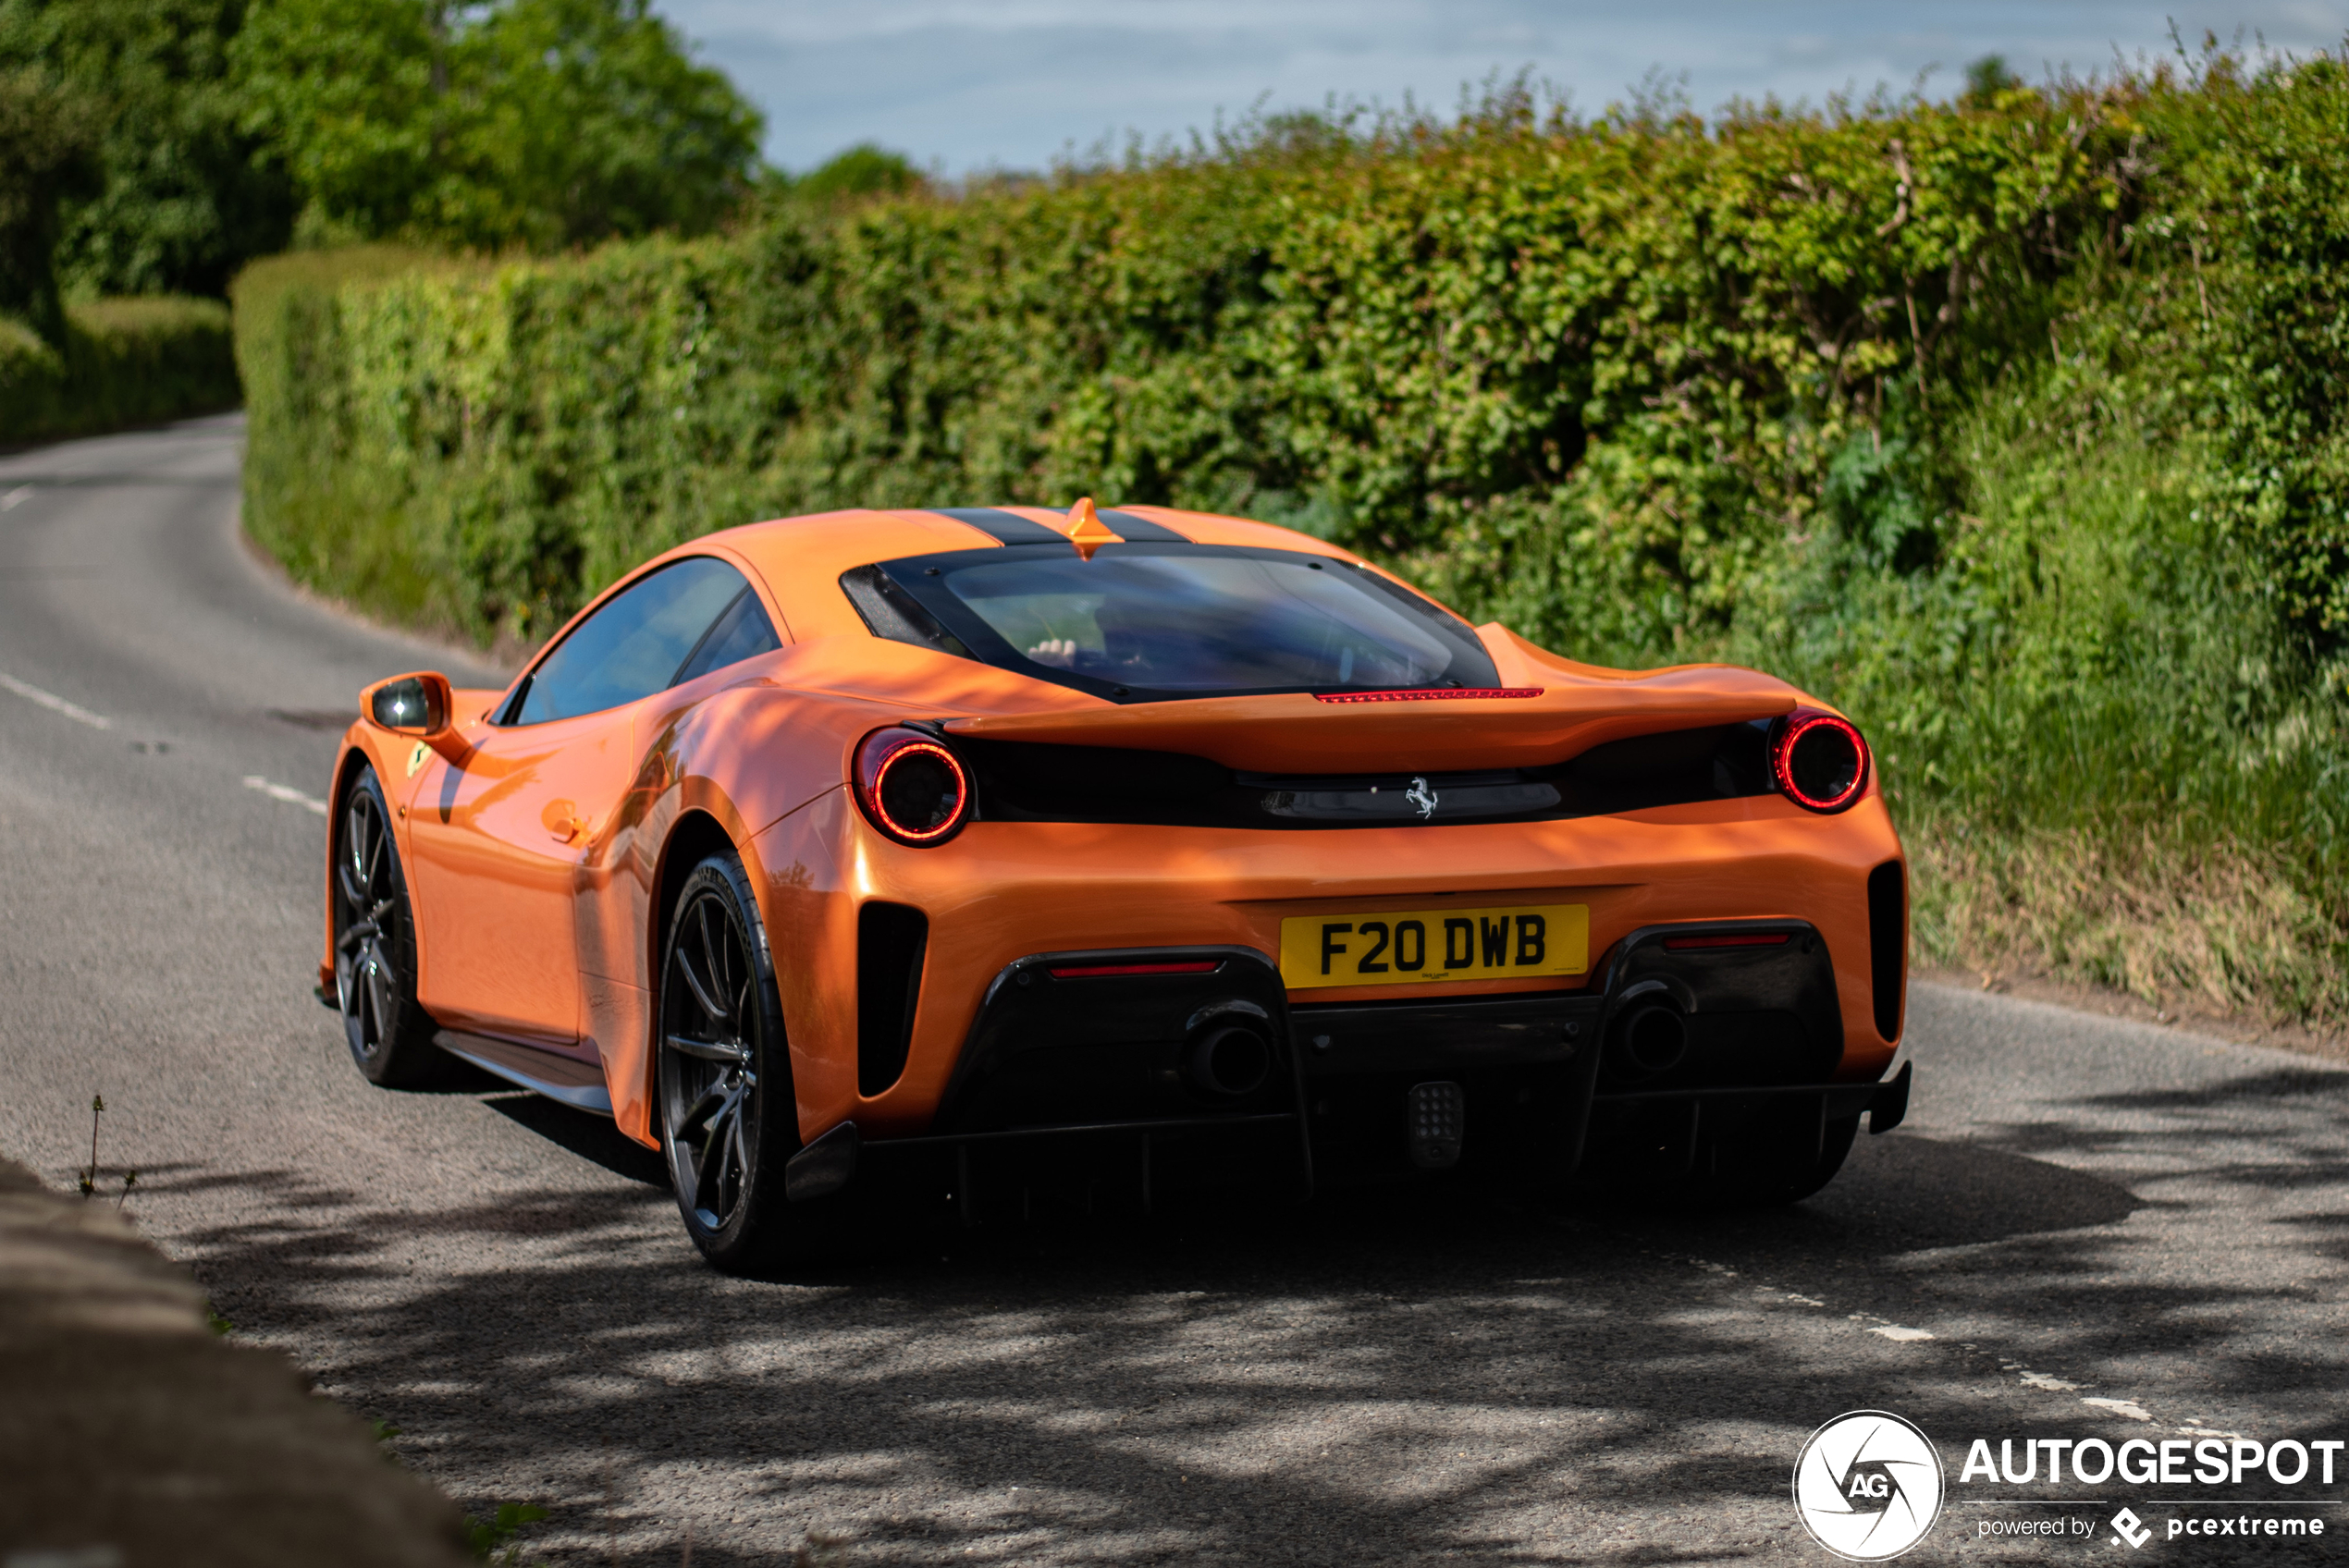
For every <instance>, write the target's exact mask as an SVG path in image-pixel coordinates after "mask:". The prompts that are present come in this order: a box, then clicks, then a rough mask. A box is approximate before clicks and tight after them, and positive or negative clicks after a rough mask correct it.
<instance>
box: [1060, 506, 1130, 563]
mask: <svg viewBox="0 0 2349 1568" xmlns="http://www.w3.org/2000/svg"><path fill="white" fill-rule="evenodd" d="M1061 532H1062V533H1065V534H1067V535H1068V542H1069V543H1070V544H1072V545H1076V553H1077V554H1078V555H1079V556H1081V557H1084V558H1085V559H1087V560H1088V561H1089V560H1091V559H1092V558H1093V552H1094V551H1095V550H1098V549H1100V548H1101V546H1102V545H1123V544H1124V543H1125V539H1124V538H1123V537H1122V536H1120V535H1118V534H1115V533H1111V532H1110V527H1109V524H1108V523H1106V522H1103V521H1101V513H1099V512H1097V511H1095V510H1094V509H1093V497H1092V496H1080V497H1078V499H1077V502H1076V505H1075V506H1073V507H1071V508H1068V520H1067V521H1065V522H1064V523H1063V524H1062V525H1061Z"/></svg>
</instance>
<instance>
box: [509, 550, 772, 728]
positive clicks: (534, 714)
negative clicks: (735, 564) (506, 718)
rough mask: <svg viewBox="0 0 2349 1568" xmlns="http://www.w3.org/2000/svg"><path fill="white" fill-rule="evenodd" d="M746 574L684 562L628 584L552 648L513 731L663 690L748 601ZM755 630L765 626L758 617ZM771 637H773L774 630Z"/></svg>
mask: <svg viewBox="0 0 2349 1568" xmlns="http://www.w3.org/2000/svg"><path fill="white" fill-rule="evenodd" d="M749 589H750V584H749V583H748V582H745V581H744V578H743V574H742V573H741V572H739V571H736V570H734V569H733V568H732V567H731V566H728V565H727V564H726V563H725V562H724V561H721V560H713V559H711V558H710V557H707V556H688V557H685V558H684V559H683V560H681V561H672V562H671V563H670V564H669V565H668V566H665V567H663V568H661V569H660V570H658V571H656V572H654V573H653V574H652V575H651V576H649V577H646V578H641V579H639V580H638V581H637V582H633V583H631V584H630V585H629V586H628V587H627V588H625V589H623V590H622V591H621V593H620V594H616V595H614V596H613V597H612V598H611V599H609V600H608V601H606V603H605V604H604V606H603V607H602V608H601V609H598V610H597V611H596V613H595V614H594V615H592V616H589V617H588V618H587V619H585V620H584V621H582V622H580V623H579V624H578V625H577V626H575V627H573V628H572V632H571V635H570V636H568V637H566V638H564V639H563V640H562V641H561V642H560V643H558V644H556V647H555V651H554V652H553V653H551V654H548V655H547V657H546V658H545V660H544V661H542V662H541V663H540V664H539V666H538V668H537V669H535V671H533V672H532V673H531V677H530V681H529V684H528V685H527V686H525V687H524V688H523V692H522V704H521V711H520V713H519V714H517V715H516V716H515V717H514V719H513V722H514V723H517V724H543V723H545V722H546V721H547V720H548V719H550V718H572V717H577V716H578V715H580V714H584V713H601V712H602V711H603V710H604V709H606V708H616V707H618V706H620V705H621V704H622V703H633V702H634V701H635V700H636V699H637V698H639V697H648V696H650V695H652V693H654V692H658V691H662V690H665V689H666V688H667V687H668V686H669V685H670V683H671V682H673V681H674V680H676V679H677V674H678V671H679V669H680V668H683V665H684V663H685V661H686V660H687V659H688V658H689V657H691V656H692V655H694V653H695V650H696V649H697V648H698V647H700V645H701V644H702V643H703V641H704V638H705V634H707V633H708V632H709V631H712V629H713V623H714V622H716V621H718V620H719V619H720V618H721V617H724V616H726V615H727V613H728V612H729V611H732V610H734V609H736V608H737V607H738V605H739V602H740V601H742V600H744V599H747V600H749V601H750V603H751V605H752V606H754V607H756V605H757V602H758V596H757V595H756V594H752V593H751V592H750V591H749ZM757 624H758V625H759V626H761V627H765V626H766V624H767V618H766V616H765V614H764V613H763V612H762V613H760V614H759V616H758V621H757ZM767 634H768V636H769V638H770V639H771V638H772V637H773V635H774V632H773V630H772V629H771V628H769V629H768V632H767Z"/></svg>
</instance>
